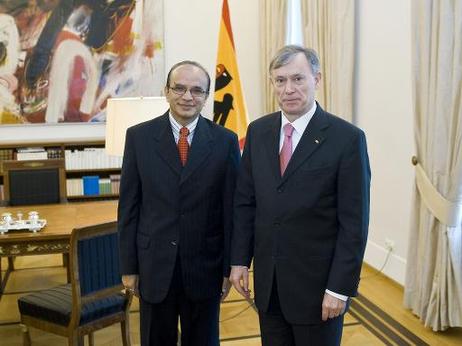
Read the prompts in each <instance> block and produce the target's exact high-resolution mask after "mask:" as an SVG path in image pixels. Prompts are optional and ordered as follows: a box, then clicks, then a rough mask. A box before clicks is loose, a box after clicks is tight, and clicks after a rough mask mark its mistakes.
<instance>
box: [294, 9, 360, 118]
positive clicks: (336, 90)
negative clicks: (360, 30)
mask: <svg viewBox="0 0 462 346" xmlns="http://www.w3.org/2000/svg"><path fill="white" fill-rule="evenodd" d="M355 8H356V1H355V0H329V1H326V0H302V22H303V25H304V30H303V35H304V38H305V46H307V47H310V48H313V49H315V50H316V51H317V52H318V54H319V59H320V62H321V73H322V80H321V85H320V88H319V89H318V93H317V95H316V99H317V100H318V101H319V102H320V104H321V106H322V107H323V108H324V109H326V110H327V111H329V112H332V113H334V114H336V115H338V116H340V117H342V118H344V119H346V120H348V121H352V118H353V100H354V91H355V78H354V76H355V47H356V38H355V35H356V33H355Z"/></svg>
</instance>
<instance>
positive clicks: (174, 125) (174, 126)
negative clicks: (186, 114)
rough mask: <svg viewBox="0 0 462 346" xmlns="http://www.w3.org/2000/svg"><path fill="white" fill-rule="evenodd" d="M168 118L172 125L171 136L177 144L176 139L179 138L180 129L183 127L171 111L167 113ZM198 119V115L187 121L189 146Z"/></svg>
mask: <svg viewBox="0 0 462 346" xmlns="http://www.w3.org/2000/svg"><path fill="white" fill-rule="evenodd" d="M168 119H169V120H170V125H171V126H172V132H173V137H174V138H175V143H176V144H178V140H179V139H180V129H181V128H182V127H183V125H181V124H180V123H179V122H178V121H176V120H175V118H174V117H173V115H172V113H170V112H169V113H168ZM198 121H199V117H197V118H196V119H194V121H193V122H191V123H189V124H188V125H187V126H186V127H187V128H188V130H189V135H188V143H189V145H190V146H191V143H192V140H193V137H194V131H196V126H197V122H198Z"/></svg>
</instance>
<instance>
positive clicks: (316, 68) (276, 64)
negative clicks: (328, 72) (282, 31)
mask: <svg viewBox="0 0 462 346" xmlns="http://www.w3.org/2000/svg"><path fill="white" fill-rule="evenodd" d="M299 53H302V54H303V55H305V57H306V60H307V61H308V64H309V65H310V67H311V72H312V73H313V74H316V73H318V72H320V71H321V65H320V64H319V58H318V54H317V53H316V51H315V50H314V49H311V48H305V47H302V46H297V45H294V44H290V45H287V46H284V47H282V48H281V49H279V50H278V51H277V53H276V55H275V56H274V58H273V59H272V60H271V63H270V65H269V73H270V74H271V72H272V71H273V70H276V69H278V68H280V67H282V66H284V65H287V64H288V63H290V62H291V61H292V59H293V58H294V57H295V56H296V55H297V54H299Z"/></svg>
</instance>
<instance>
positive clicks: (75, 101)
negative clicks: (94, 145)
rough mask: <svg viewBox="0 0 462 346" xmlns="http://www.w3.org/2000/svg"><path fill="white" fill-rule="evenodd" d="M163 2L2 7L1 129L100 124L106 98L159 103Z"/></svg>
mask: <svg viewBox="0 0 462 346" xmlns="http://www.w3.org/2000/svg"><path fill="white" fill-rule="evenodd" d="M163 22H164V19H163V0H144V1H143V0H3V1H1V3H0V125H6V124H8V125H11V124H22V125H25V124H58V123H101V122H105V119H106V104H107V100H108V99H109V98H111V97H128V96H159V95H161V92H162V88H163V82H164V48H163V34H164V32H163V30H164V29H163V28H164V23H163Z"/></svg>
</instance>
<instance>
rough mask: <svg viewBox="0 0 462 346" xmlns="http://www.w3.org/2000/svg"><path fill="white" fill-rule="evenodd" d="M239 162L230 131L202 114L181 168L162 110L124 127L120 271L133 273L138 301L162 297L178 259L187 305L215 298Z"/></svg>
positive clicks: (225, 259)
mask: <svg viewBox="0 0 462 346" xmlns="http://www.w3.org/2000/svg"><path fill="white" fill-rule="evenodd" d="M239 160H240V153H239V146H238V140H237V136H236V134H234V133H233V132H231V131H229V130H227V129H225V128H223V127H221V126H218V125H216V124H214V123H213V122H211V121H210V120H208V119H205V118H202V117H199V121H198V124H197V127H196V130H195V133H194V137H193V140H192V143H191V148H190V151H189V155H188V160H187V163H186V165H185V167H182V165H181V163H180V157H179V154H178V149H177V146H176V144H175V140H174V137H173V133H172V129H171V125H170V121H169V118H168V112H167V113H165V114H164V115H162V116H161V117H159V118H155V119H153V120H150V121H147V122H145V123H142V124H139V125H136V126H134V127H131V128H129V129H128V131H127V135H126V144H125V153H124V160H123V165H122V175H121V184H120V201H119V209H118V226H119V246H120V268H121V273H122V274H139V280H140V281H139V289H140V294H141V297H142V298H143V299H144V300H145V301H147V302H150V303H159V302H161V301H162V300H163V299H164V298H165V296H166V294H167V292H168V289H169V286H170V282H171V279H172V274H173V269H174V266H175V261H176V259H177V254H178V255H179V258H180V260H181V269H182V279H183V285H184V290H185V292H186V294H187V295H188V296H189V297H190V298H191V299H192V300H202V299H206V298H209V297H212V296H217V295H219V293H220V292H221V285H222V282H223V277H224V276H229V252H230V234H231V228H232V199H233V193H234V187H235V181H236V174H237V167H238V163H239ZM178 252H179V253H178Z"/></svg>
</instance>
